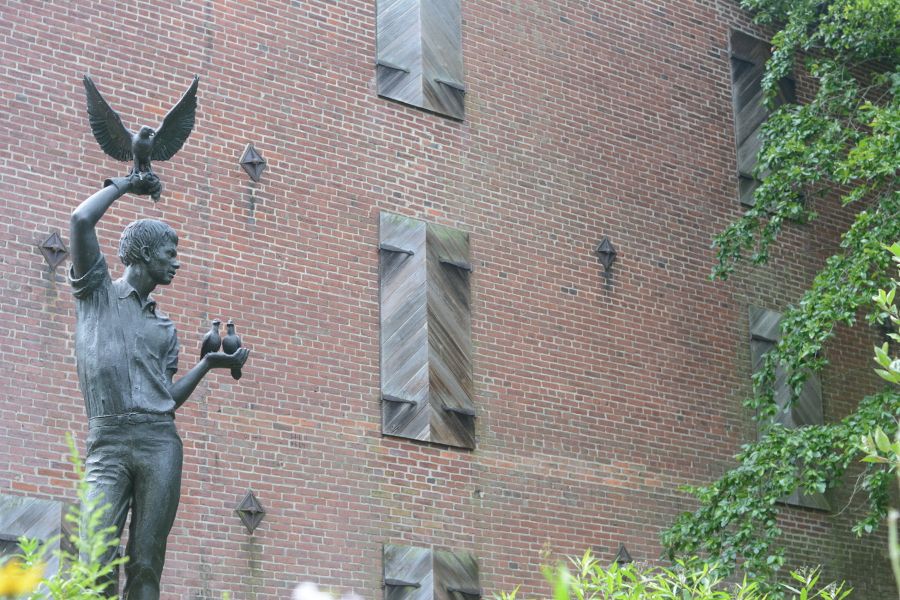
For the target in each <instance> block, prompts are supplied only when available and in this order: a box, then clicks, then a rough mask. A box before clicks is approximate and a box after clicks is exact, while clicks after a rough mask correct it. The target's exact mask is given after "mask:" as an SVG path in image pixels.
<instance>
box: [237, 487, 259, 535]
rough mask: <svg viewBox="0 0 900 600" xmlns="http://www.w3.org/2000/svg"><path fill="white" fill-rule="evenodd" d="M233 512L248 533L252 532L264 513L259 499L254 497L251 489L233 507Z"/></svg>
mask: <svg viewBox="0 0 900 600" xmlns="http://www.w3.org/2000/svg"><path fill="white" fill-rule="evenodd" d="M234 512H236V513H237V514H238V516H239V517H240V518H241V522H242V523H243V524H244V527H246V528H247V531H248V532H249V533H253V531H254V530H255V529H256V527H257V526H258V525H259V523H260V521H262V519H263V517H264V516H265V514H266V511H265V509H264V508H263V507H262V505H261V504H260V503H259V500H257V499H256V496H254V495H253V491H252V490H251V491H249V492H247V495H246V496H244V499H243V500H241V503H240V504H238V506H237V508H235V509H234Z"/></svg>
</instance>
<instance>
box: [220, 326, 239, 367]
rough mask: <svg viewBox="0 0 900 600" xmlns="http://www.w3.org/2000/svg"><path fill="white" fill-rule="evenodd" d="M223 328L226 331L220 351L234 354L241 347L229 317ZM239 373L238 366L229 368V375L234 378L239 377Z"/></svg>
mask: <svg viewBox="0 0 900 600" xmlns="http://www.w3.org/2000/svg"><path fill="white" fill-rule="evenodd" d="M225 329H226V330H227V331H226V333H225V338H224V339H223V340H222V351H223V352H225V354H234V353H235V352H237V351H238V350H239V349H240V347H241V338H240V337H238V334H236V333H235V332H234V322H233V321H232V320H231V319H228V322H227V323H225ZM241 375H242V373H241V368H240V367H234V368H233V369H231V376H232V377H234V378H235V379H240V378H241Z"/></svg>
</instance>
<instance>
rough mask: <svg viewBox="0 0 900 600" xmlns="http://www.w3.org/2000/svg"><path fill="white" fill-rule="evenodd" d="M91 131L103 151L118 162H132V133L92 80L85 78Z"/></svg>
mask: <svg viewBox="0 0 900 600" xmlns="http://www.w3.org/2000/svg"><path fill="white" fill-rule="evenodd" d="M84 89H85V91H86V92H87V110H88V116H89V117H90V121H91V131H93V132H94V137H95V138H97V142H98V143H99V144H100V147H101V148H103V151H104V152H106V153H107V154H109V155H110V156H112V157H113V158H115V159H116V160H131V132H129V131H128V130H127V129H125V126H124V125H122V119H121V118H119V115H118V113H116V111H114V110H113V109H112V107H111V106H110V105H109V104H107V103H106V100H104V99H103V96H101V95H100V91H99V90H98V89H97V86H95V85H94V82H93V81H91V78H90V77H88V76H87V75H85V76H84Z"/></svg>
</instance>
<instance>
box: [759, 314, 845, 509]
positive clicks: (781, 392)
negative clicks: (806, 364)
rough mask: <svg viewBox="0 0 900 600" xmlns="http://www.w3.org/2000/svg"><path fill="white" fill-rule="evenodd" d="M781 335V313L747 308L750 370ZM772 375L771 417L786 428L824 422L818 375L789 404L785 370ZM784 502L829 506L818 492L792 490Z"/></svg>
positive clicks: (819, 506)
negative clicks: (773, 390) (772, 409)
mask: <svg viewBox="0 0 900 600" xmlns="http://www.w3.org/2000/svg"><path fill="white" fill-rule="evenodd" d="M780 337H781V314H780V313H778V312H775V311H772V310H767V309H764V308H757V307H755V306H751V307H750V353H751V360H752V361H753V371H754V372H756V371H757V370H759V369H760V368H761V366H762V361H763V357H764V355H765V354H766V352H768V351H769V350H771V349H772V348H773V347H774V346H775V344H776V343H777V342H778V339H779V338H780ZM775 375H776V377H775V403H776V405H777V406H778V412H777V413H776V415H775V417H774V420H775V421H776V422H778V423H781V424H782V425H784V426H785V427H788V428H796V427H803V426H804V425H821V424H822V423H824V414H823V409H822V384H821V383H820V380H819V377H818V375H816V374H815V373H811V374H810V376H809V378H808V379H807V380H806V384H805V385H804V386H803V391H802V392H801V393H800V396H799V397H798V398H797V399H796V400H795V401H794V403H793V404H791V402H790V399H791V391H790V388H789V387H788V383H787V380H788V372H787V370H786V369H784V368H782V367H778V369H777V371H776V374H775ZM782 501H783V502H785V503H786V504H794V505H798V506H806V507H809V508H819V509H823V510H828V509H829V508H830V507H829V505H828V501H827V500H826V499H825V496H824V495H822V494H818V493H817V494H804V493H802V492H801V491H800V490H794V492H793V493H792V494H790V495H789V496H786V497H785V498H782Z"/></svg>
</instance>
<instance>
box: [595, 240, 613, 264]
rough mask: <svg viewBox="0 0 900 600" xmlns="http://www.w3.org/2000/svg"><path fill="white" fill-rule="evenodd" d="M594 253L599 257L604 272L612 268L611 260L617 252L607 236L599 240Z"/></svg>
mask: <svg viewBox="0 0 900 600" xmlns="http://www.w3.org/2000/svg"><path fill="white" fill-rule="evenodd" d="M594 253H596V254H597V256H598V257H599V258H600V264H601V265H603V269H604V270H605V271H606V272H609V270H610V269H611V268H612V264H613V262H615V260H616V255H617V254H618V252H617V251H616V249H615V247H614V246H613V245H612V242H610V241H609V238H608V237H605V238H603V239H602V240H600V243H599V244H597V248H596V249H595V250H594Z"/></svg>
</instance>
